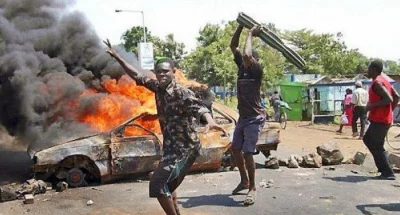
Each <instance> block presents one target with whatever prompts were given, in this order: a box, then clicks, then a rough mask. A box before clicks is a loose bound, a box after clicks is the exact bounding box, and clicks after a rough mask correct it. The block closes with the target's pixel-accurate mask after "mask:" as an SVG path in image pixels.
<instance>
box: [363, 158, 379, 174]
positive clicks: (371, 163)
mask: <svg viewBox="0 0 400 215" xmlns="http://www.w3.org/2000/svg"><path fill="white" fill-rule="evenodd" d="M362 166H363V167H364V168H365V169H366V171H367V172H377V171H378V168H377V167H376V165H375V160H374V157H372V155H371V154H367V155H366V156H365V159H364V162H363V164H362Z"/></svg>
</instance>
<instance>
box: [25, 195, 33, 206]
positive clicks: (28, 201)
mask: <svg viewBox="0 0 400 215" xmlns="http://www.w3.org/2000/svg"><path fill="white" fill-rule="evenodd" d="M34 202H35V198H34V197H33V194H25V195H24V204H33V203H34Z"/></svg>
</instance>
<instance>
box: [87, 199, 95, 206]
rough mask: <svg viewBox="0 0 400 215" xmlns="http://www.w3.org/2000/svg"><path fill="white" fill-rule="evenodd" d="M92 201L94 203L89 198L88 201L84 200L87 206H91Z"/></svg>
mask: <svg viewBox="0 0 400 215" xmlns="http://www.w3.org/2000/svg"><path fill="white" fill-rule="evenodd" d="M93 203H94V202H93V201H92V200H89V201H87V202H86V205H87V206H91V205H93Z"/></svg>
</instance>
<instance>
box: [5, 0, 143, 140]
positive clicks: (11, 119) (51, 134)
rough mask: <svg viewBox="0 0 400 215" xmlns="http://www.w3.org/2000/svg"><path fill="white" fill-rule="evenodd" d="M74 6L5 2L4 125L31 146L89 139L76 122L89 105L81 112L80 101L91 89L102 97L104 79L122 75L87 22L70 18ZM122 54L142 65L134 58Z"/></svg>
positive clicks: (59, 1) (42, 0)
mask: <svg viewBox="0 0 400 215" xmlns="http://www.w3.org/2000/svg"><path fill="white" fill-rule="evenodd" d="M69 2H73V1H70V0H0V124H1V125H3V126H4V127H5V128H6V129H7V131H8V132H9V133H10V134H11V135H13V136H17V137H19V138H21V139H22V140H23V141H22V142H25V143H28V144H38V143H40V144H46V145H48V144H51V143H53V142H56V141H57V142H59V141H61V140H65V139H71V138H73V137H74V136H79V135H81V134H82V132H83V133H88V132H89V129H88V128H87V127H86V125H84V124H79V123H77V122H76V121H74V120H73V119H74V117H75V114H79V111H81V112H85V111H90V110H79V109H82V107H90V105H84V104H83V105H78V106H77V105H76V104H75V102H76V98H78V97H79V95H81V94H82V92H84V90H85V89H87V88H95V89H97V90H99V91H100V92H101V90H102V87H101V84H100V83H101V80H102V79H104V78H105V77H112V78H119V77H120V76H121V75H122V74H123V71H122V70H121V67H120V66H119V65H118V64H117V63H116V61H114V60H112V59H111V58H110V57H109V56H108V55H107V53H105V51H104V48H103V46H102V43H101V40H100V38H99V37H98V36H97V35H96V33H95V32H94V30H93V28H92V27H91V25H90V24H89V23H88V21H87V19H86V18H85V16H84V15H83V14H82V13H79V12H72V13H68V12H67V8H68V7H69V6H71V5H70V4H71V3H69ZM119 51H120V52H121V54H122V55H123V57H124V58H125V59H127V60H128V61H130V62H131V63H132V64H133V65H137V60H136V57H135V56H134V55H133V54H128V53H126V52H124V50H123V49H119ZM99 96H101V94H96V95H93V99H97V98H98V97H99ZM83 102H88V103H91V102H93V101H92V99H91V98H90V97H86V98H85V101H83ZM78 110H79V111H78Z"/></svg>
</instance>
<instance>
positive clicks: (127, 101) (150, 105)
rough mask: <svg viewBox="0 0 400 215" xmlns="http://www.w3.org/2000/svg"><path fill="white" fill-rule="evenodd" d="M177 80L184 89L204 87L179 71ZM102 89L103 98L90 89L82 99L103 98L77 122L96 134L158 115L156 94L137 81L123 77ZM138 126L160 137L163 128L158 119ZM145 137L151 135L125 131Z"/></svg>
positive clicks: (83, 94)
mask: <svg viewBox="0 0 400 215" xmlns="http://www.w3.org/2000/svg"><path fill="white" fill-rule="evenodd" d="M175 76H176V79H177V81H178V83H180V84H182V85H185V86H193V87H202V86H205V85H202V84H199V83H197V82H195V81H191V80H188V79H186V78H185V76H184V74H183V72H182V71H180V70H177V71H176V73H175ZM102 86H103V87H104V89H105V90H106V92H107V93H106V94H100V93H99V92H98V91H96V90H94V89H87V90H85V91H84V93H82V95H81V96H80V99H84V97H85V96H94V95H101V96H99V100H97V101H96V102H95V104H94V105H93V106H91V107H90V108H91V110H89V111H87V113H85V114H83V115H81V116H80V117H79V119H78V120H79V121H80V122H82V123H85V124H87V125H89V127H90V128H92V129H93V130H95V131H99V132H106V131H110V130H111V129H113V128H115V127H116V126H118V125H120V124H121V123H123V122H124V121H126V120H128V119H130V118H132V117H134V116H138V115H140V114H141V113H145V112H147V113H150V114H157V109H156V102H155V98H154V93H153V92H151V91H150V90H148V89H146V88H145V87H142V86H138V85H136V83H135V81H133V80H132V79H131V78H130V77H128V76H127V75H123V76H122V77H121V78H120V79H119V80H118V81H117V80H115V79H108V80H105V81H103V83H102ZM135 123H136V124H138V125H140V126H142V127H144V128H147V129H149V130H151V131H153V132H155V133H158V134H161V128H160V124H159V121H158V119H157V118H156V117H145V118H142V119H139V120H137V121H135ZM145 134H148V132H147V131H145V130H143V129H140V128H137V127H131V126H129V127H126V129H125V135H127V136H136V135H145Z"/></svg>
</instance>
